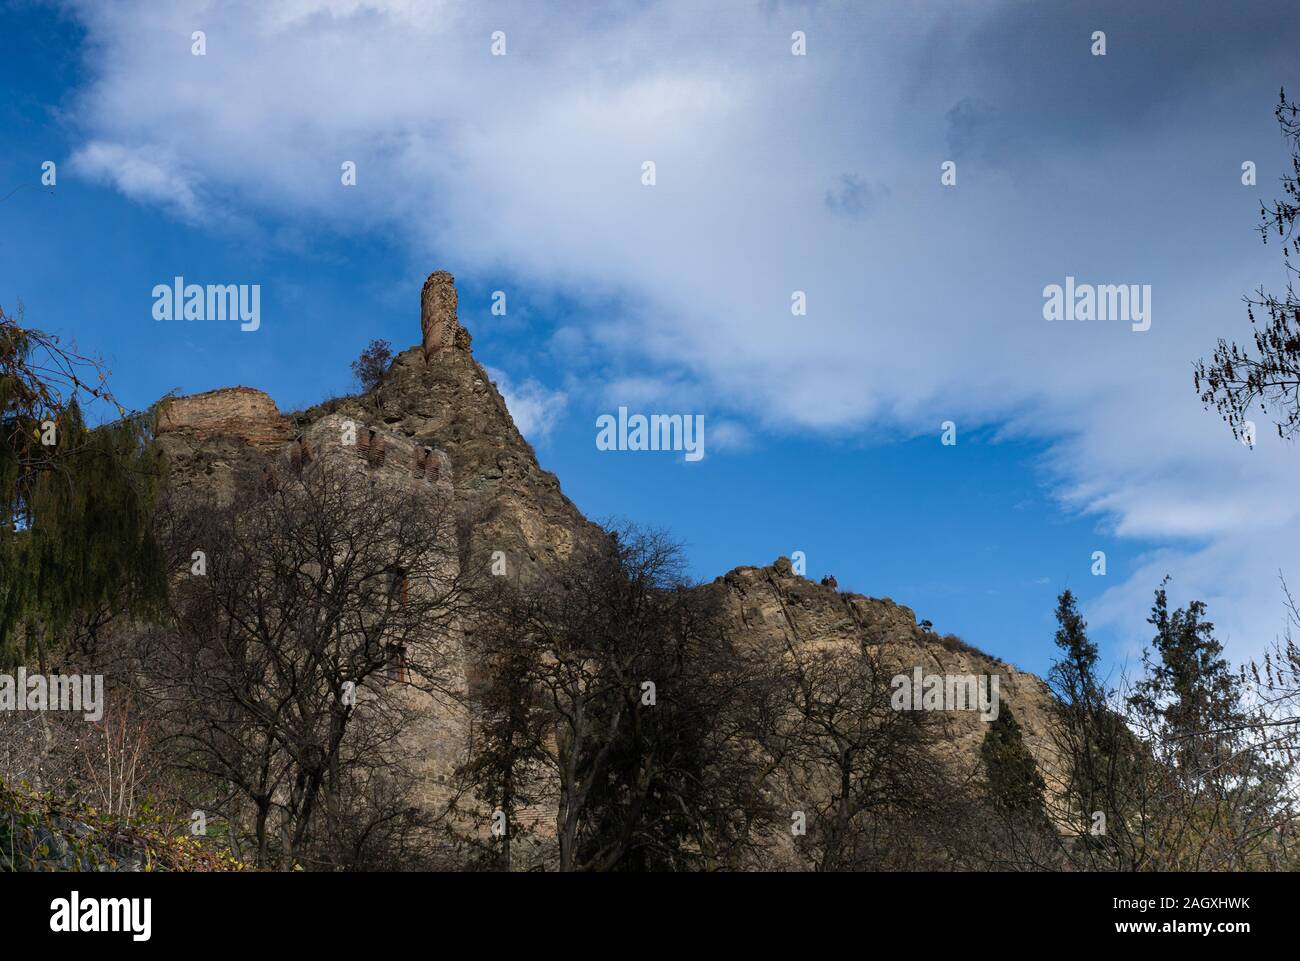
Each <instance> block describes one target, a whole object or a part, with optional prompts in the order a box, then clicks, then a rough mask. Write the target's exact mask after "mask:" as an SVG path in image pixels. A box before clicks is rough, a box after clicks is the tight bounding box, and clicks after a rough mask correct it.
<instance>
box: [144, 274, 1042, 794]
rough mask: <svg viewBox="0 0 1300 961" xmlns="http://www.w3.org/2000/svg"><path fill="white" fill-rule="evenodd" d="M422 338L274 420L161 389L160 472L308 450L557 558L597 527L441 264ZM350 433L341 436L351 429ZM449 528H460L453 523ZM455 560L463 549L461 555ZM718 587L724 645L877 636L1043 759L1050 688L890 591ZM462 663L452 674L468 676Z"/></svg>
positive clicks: (296, 457)
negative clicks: (424, 494) (529, 432)
mask: <svg viewBox="0 0 1300 961" xmlns="http://www.w3.org/2000/svg"><path fill="white" fill-rule="evenodd" d="M420 307H421V310H420V318H421V331H422V335H423V336H422V342H421V344H420V345H419V346H415V347H412V348H410V349H408V350H405V351H403V352H402V353H400V354H398V355H397V357H396V358H394V360H393V362H392V364H391V366H390V368H389V370H388V371H387V373H386V375H385V377H384V379H383V381H382V383H381V384H380V385H379V387H378V388H377V389H376V390H374V391H373V392H372V393H369V394H363V395H357V396H352V397H345V398H340V399H336V400H331V401H329V402H326V403H324V404H320V405H317V406H316V407H313V408H311V409H308V410H305V411H300V412H297V413H294V414H290V415H288V416H286V417H281V416H280V414H279V412H278V411H277V410H276V408H275V404H274V403H273V402H272V401H271V399H270V398H269V397H267V396H266V395H265V394H263V393H261V392H260V391H256V390H251V389H249V388H244V387H238V388H230V389H227V390H219V391H212V392H210V393H207V394H199V395H196V396H194V397H187V398H177V399H174V400H172V401H170V403H169V404H167V405H166V407H165V409H164V410H163V412H162V415H161V417H160V422H159V443H160V446H162V447H163V449H164V451H165V453H166V454H167V456H168V457H169V459H170V462H171V465H172V468H171V483H172V484H173V485H174V486H177V487H185V486H191V487H195V488H204V489H206V490H208V491H214V492H216V493H217V495H218V497H222V496H229V492H230V491H232V490H233V489H234V482H235V480H236V479H237V477H238V475H239V474H240V473H241V472H248V471H251V472H256V471H261V470H264V469H265V466H266V465H267V464H268V463H269V462H270V460H271V459H272V458H280V459H282V460H287V461H289V462H290V463H292V464H295V465H296V466H301V465H302V464H303V463H304V461H310V460H312V459H313V458H319V457H339V458H344V459H345V460H344V462H345V463H348V464H351V465H352V466H354V467H355V468H356V469H357V470H359V471H366V472H368V473H370V474H371V475H372V476H374V477H378V478H384V479H386V481H387V482H391V483H394V484H407V485H422V486H427V485H433V487H436V488H437V490H438V491H439V492H440V493H441V494H442V495H443V496H447V497H450V498H451V499H452V502H453V504H454V506H455V510H456V512H457V515H458V517H459V519H460V521H462V522H463V523H459V524H458V527H459V530H460V531H464V532H470V533H469V535H468V536H469V537H471V538H472V539H473V541H474V543H473V544H471V545H463V547H467V548H472V549H473V550H474V552H475V553H476V554H478V555H479V556H485V555H486V554H488V553H490V552H492V551H498V550H499V551H503V552H504V553H505V555H506V559H507V573H509V574H512V575H518V574H519V573H524V574H526V573H527V572H528V571H529V570H530V569H536V568H538V567H545V566H547V565H549V564H551V563H554V562H556V561H558V560H561V559H563V558H565V557H567V556H568V555H569V554H570V552H571V551H572V550H573V549H574V548H575V546H577V545H578V544H579V543H581V542H582V541H583V540H584V539H587V538H594V537H596V536H598V534H599V529H598V528H597V527H596V526H595V525H593V524H591V523H590V522H589V521H588V520H587V519H586V518H585V517H584V516H583V515H582V513H581V512H580V511H579V510H578V509H577V507H576V506H575V505H574V504H573V503H572V502H571V501H570V500H569V499H568V498H567V497H566V496H565V495H564V493H563V492H562V491H561V489H560V484H559V481H558V480H557V479H556V477H555V475H554V474H552V473H550V472H549V471H545V470H543V469H542V468H541V466H540V465H539V464H538V461H537V457H536V454H535V452H534V451H533V448H532V447H531V445H530V444H529V443H528V442H527V440H525V439H524V437H523V436H522V435H521V434H520V433H519V430H518V429H517V427H516V426H515V423H514V420H513V418H512V417H511V415H510V412H509V410H508V409H507V408H506V404H505V401H504V400H503V399H502V397H501V394H500V393H499V392H498V390H497V389H496V386H495V385H494V384H493V383H492V382H491V380H490V379H489V378H488V376H487V374H486V372H485V371H484V369H483V368H482V366H480V365H479V363H478V362H477V361H476V360H475V359H474V357H473V355H472V354H471V352H470V350H469V345H470V337H469V333H468V332H467V331H465V329H464V328H463V327H461V326H460V323H459V321H458V319H457V317H456V290H455V286H454V283H453V279H452V277H451V275H450V274H448V273H446V272H444V271H438V272H436V273H434V274H431V275H430V277H429V279H428V281H427V282H426V283H425V285H424V288H423V290H422V292H421V298H420ZM350 430H351V431H353V432H354V436H353V437H352V438H351V439H350V440H348V439H345V438H348V436H349V431H350ZM458 536H460V535H459V534H458ZM462 556H464V555H462ZM715 585H718V586H720V587H721V588H722V589H723V590H724V603H725V606H726V610H727V631H728V633H729V634H730V635H731V639H732V640H733V642H734V643H737V644H740V645H750V646H753V647H756V648H760V649H764V650H769V651H771V652H773V653H774V654H775V655H779V653H780V652H782V651H787V650H789V649H790V648H791V647H792V646H794V647H803V646H809V647H813V648H816V647H835V646H847V647H853V646H857V645H862V644H868V645H873V646H875V647H877V648H878V649H879V650H880V651H881V652H882V654H883V655H885V658H884V659H887V662H888V663H890V664H893V665H895V666H896V667H897V670H898V671H899V672H903V673H905V672H909V671H911V670H912V668H914V667H920V668H921V669H922V670H923V672H924V673H926V674H932V673H933V674H942V675H968V674H974V675H996V676H997V677H998V681H999V695H1000V697H1001V699H1002V701H1003V703H1007V704H1010V705H1011V707H1012V709H1013V710H1014V711H1015V714H1016V718H1017V720H1018V721H1019V722H1020V725H1021V728H1022V730H1023V732H1024V737H1025V741H1026V743H1027V744H1028V746H1029V749H1030V750H1031V751H1032V752H1033V753H1034V755H1035V757H1036V759H1037V760H1038V762H1039V764H1040V766H1042V767H1044V768H1045V769H1051V768H1052V766H1053V764H1052V759H1051V756H1050V745H1049V743H1048V738H1047V713H1048V705H1049V703H1050V694H1049V692H1048V690H1047V688H1046V685H1045V684H1044V683H1043V682H1042V681H1041V680H1040V679H1038V678H1037V677H1034V676H1033V675H1031V674H1026V673H1023V672H1020V671H1018V670H1016V668H1015V667H1013V666H1011V665H1010V664H1007V663H1005V662H1002V661H999V660H997V659H996V658H993V657H990V656H988V655H986V654H984V653H983V652H981V651H978V650H976V649H974V648H972V647H970V646H968V645H965V644H963V643H962V642H961V641H959V640H957V639H956V638H954V637H951V636H949V637H940V636H938V635H936V634H934V633H932V632H930V631H928V630H925V629H923V628H922V627H921V626H919V625H918V624H917V620H916V616H915V614H914V613H913V612H912V611H911V610H910V609H908V608H906V607H903V606H902V605H899V604H895V603H894V602H893V601H892V600H890V599H888V598H884V599H876V598H870V597H864V596H862V595H859V594H852V593H841V592H839V591H838V590H836V588H835V586H834V585H833V584H830V583H828V584H826V585H818V584H816V583H814V582H812V581H810V580H808V579H806V578H804V577H802V576H799V575H797V574H795V573H794V571H793V569H792V567H791V564H790V562H789V560H788V559H786V558H779V559H778V560H777V561H776V562H775V563H774V564H772V565H771V566H768V567H739V568H736V569H735V570H733V571H731V572H730V573H728V574H726V575H724V576H722V577H720V578H718V579H717V581H715ZM472 671H473V667H472V665H466V670H465V671H463V672H462V676H461V680H460V683H464V677H466V676H468V675H469V674H470V673H472ZM428 719H429V725H428V727H427V729H425V728H421V729H420V730H418V731H412V732H410V733H411V738H412V739H417V738H418V739H420V744H419V745H418V746H416V747H413V748H412V750H413V751H415V752H416V753H417V756H420V757H422V758H424V759H425V761H426V776H427V778H428V781H429V783H430V790H429V796H428V801H429V802H430V803H433V802H437V803H441V802H442V800H444V796H445V794H446V791H445V786H446V785H447V783H448V780H447V779H448V777H449V775H450V772H451V770H452V769H453V768H454V766H455V762H456V760H457V759H458V757H459V756H460V755H459V754H458V752H459V751H462V750H463V745H464V743H465V738H466V737H467V733H466V732H467V730H468V726H467V725H468V720H467V718H466V717H464V716H463V712H460V711H458V710H452V709H449V708H444V707H439V706H435V705H433V704H432V702H431V704H430V708H429V718H428ZM951 722H952V723H951V725H950V729H951V731H952V737H951V741H950V744H949V748H950V750H951V752H952V754H953V756H954V757H956V758H959V759H963V760H964V762H965V763H967V764H970V765H974V764H976V763H978V759H979V757H980V753H979V749H980V745H981V743H982V740H983V737H984V734H985V731H986V729H987V725H986V724H985V722H984V721H982V720H981V719H980V717H979V716H978V714H976V713H967V714H961V715H954V716H953V717H952V718H951Z"/></svg>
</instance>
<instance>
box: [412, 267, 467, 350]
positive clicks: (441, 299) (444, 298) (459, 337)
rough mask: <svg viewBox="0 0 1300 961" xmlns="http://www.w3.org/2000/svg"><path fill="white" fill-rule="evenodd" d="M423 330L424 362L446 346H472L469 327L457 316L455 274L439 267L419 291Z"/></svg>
mask: <svg viewBox="0 0 1300 961" xmlns="http://www.w3.org/2000/svg"><path fill="white" fill-rule="evenodd" d="M420 331H421V333H422V334H423V338H424V339H423V343H422V349H423V351H424V360H425V363H428V362H429V361H430V360H431V359H432V358H433V357H434V356H435V355H437V354H440V353H442V352H443V351H447V350H464V351H468V350H469V344H470V336H469V331H468V330H466V329H465V328H464V327H462V326H461V325H460V321H459V320H457V318H456V278H455V277H453V276H452V275H451V274H449V273H447V271H445V270H436V271H434V272H433V273H431V274H430V275H429V279H428V280H426V281H425V282H424V290H422V291H421V292H420Z"/></svg>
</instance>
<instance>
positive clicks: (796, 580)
mask: <svg viewBox="0 0 1300 961" xmlns="http://www.w3.org/2000/svg"><path fill="white" fill-rule="evenodd" d="M714 583H715V584H719V585H721V586H723V587H725V588H726V591H725V594H724V597H725V599H726V604H727V608H728V614H727V620H728V632H729V634H730V635H731V637H732V638H733V640H735V641H737V642H740V643H744V644H747V645H753V646H755V647H758V648H761V649H763V650H768V651H772V652H779V651H782V650H784V649H786V648H787V646H793V647H794V648H796V649H798V648H805V647H806V648H822V647H834V646H846V647H854V646H857V645H860V644H864V643H865V644H867V645H869V646H871V647H873V648H875V649H876V650H878V651H879V653H880V654H881V655H882V656H881V660H882V662H883V663H885V664H887V665H889V666H890V668H891V670H895V671H897V672H898V673H903V674H906V673H910V672H911V671H912V670H913V668H915V667H920V668H921V669H922V673H923V674H926V675H929V674H939V675H969V674H974V675H977V676H989V677H992V676H996V677H997V678H998V692H999V697H1000V699H1001V703H1003V704H1009V705H1010V706H1011V709H1012V710H1013V711H1014V712H1015V715H1016V720H1017V721H1019V722H1020V725H1021V728H1022V730H1023V732H1024V737H1025V743H1026V745H1027V746H1028V748H1029V750H1030V752H1031V753H1032V754H1033V755H1034V758H1035V760H1036V761H1038V763H1039V765H1040V766H1041V767H1044V768H1051V767H1052V763H1053V762H1052V753H1051V745H1050V742H1049V739H1048V737H1047V711H1048V705H1049V703H1050V701H1051V694H1050V693H1049V691H1048V689H1047V685H1046V684H1044V683H1043V681H1042V680H1040V679H1039V678H1038V677H1036V676H1035V675H1033V674H1027V673H1025V672H1023V671H1019V670H1017V669H1016V668H1015V667H1013V666H1012V665H1010V664H1008V663H1006V662H1005V661H1000V660H998V659H996V658H994V657H990V656H989V655H987V654H985V653H983V652H982V651H979V650H977V649H976V648H973V647H971V646H970V645H968V644H965V643H963V642H962V641H960V640H958V639H957V638H955V637H952V636H940V635H938V634H935V633H933V632H930V631H926V630H922V628H921V627H920V626H919V625H918V624H917V620H916V615H915V614H914V613H913V612H912V610H911V608H908V607H904V606H903V605H901V604H896V603H894V602H893V601H892V600H890V599H889V598H873V597H864V596H863V595H861V594H853V593H849V592H840V591H837V590H835V589H834V588H832V587H829V586H822V585H819V584H816V583H814V582H813V581H810V580H808V579H806V578H804V577H801V576H799V575H797V574H795V573H794V572H793V569H792V567H791V564H790V561H789V559H788V558H784V557H782V558H778V559H777V560H776V562H775V563H774V564H772V565H771V566H770V567H738V568H736V569H735V570H733V571H731V572H730V573H728V574H725V575H723V576H722V577H719V578H718V579H717V580H716V581H715V582H714ZM948 719H949V721H950V722H951V724H950V729H951V731H952V740H951V743H950V747H951V749H952V752H953V754H954V755H955V756H962V757H966V758H970V759H972V760H973V759H976V758H978V757H979V749H980V745H981V744H982V743H983V740H984V734H985V732H986V730H987V724H986V723H985V722H984V721H982V720H981V719H980V717H979V715H978V713H976V712H960V711H958V712H950V715H949V718H948Z"/></svg>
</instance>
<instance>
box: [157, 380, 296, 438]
mask: <svg viewBox="0 0 1300 961" xmlns="http://www.w3.org/2000/svg"><path fill="white" fill-rule="evenodd" d="M158 433H159V434H171V433H183V434H189V435H191V436H193V437H194V438H196V439H197V440H200V441H203V440H208V439H211V438H214V437H232V438H235V439H237V440H241V441H243V442H244V443H246V444H250V445H252V446H253V447H256V448H259V449H270V448H274V447H278V446H280V445H281V444H283V443H284V442H285V441H287V440H288V439H289V438H290V437H292V436H293V431H292V428H291V427H290V426H289V422H288V421H286V420H285V419H284V418H283V417H281V416H280V411H279V409H277V408H276V406H275V401H273V400H271V398H270V397H268V396H267V395H266V394H264V393H263V392H262V391H260V390H254V389H253V388H252V387H223V388H221V389H220V390H210V391H208V392H207V393H205V394H193V395H191V396H189V397H173V398H171V399H169V400H168V401H166V402H165V403H164V404H163V405H162V409H161V410H160V411H159V415H158Z"/></svg>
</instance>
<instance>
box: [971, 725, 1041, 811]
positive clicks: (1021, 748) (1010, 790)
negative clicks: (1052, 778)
mask: <svg viewBox="0 0 1300 961" xmlns="http://www.w3.org/2000/svg"><path fill="white" fill-rule="evenodd" d="M980 756H981V757H982V758H983V760H984V771H985V774H986V775H987V777H988V782H989V796H990V797H991V799H992V801H993V804H994V806H995V807H996V808H997V809H998V810H999V811H1000V812H1002V813H1004V814H1007V815H1010V816H1012V817H1014V818H1016V819H1017V820H1024V821H1026V822H1030V823H1034V824H1039V825H1042V824H1046V823H1047V815H1046V813H1045V810H1044V802H1043V791H1044V788H1045V785H1044V784H1043V778H1042V775H1040V774H1039V773H1038V765H1037V764H1035V763H1034V758H1033V755H1031V754H1030V753H1029V749H1028V748H1027V747H1025V741H1024V737H1023V736H1022V735H1021V732H1020V723H1019V722H1018V721H1017V720H1016V715H1015V713H1014V712H1013V711H1012V710H1011V705H1009V704H1005V703H1004V704H1002V705H1001V708H1000V710H999V711H998V716H997V717H996V718H995V719H994V720H993V722H992V723H990V724H989V728H988V731H987V732H986V733H985V734H984V743H983V744H982V745H980Z"/></svg>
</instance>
